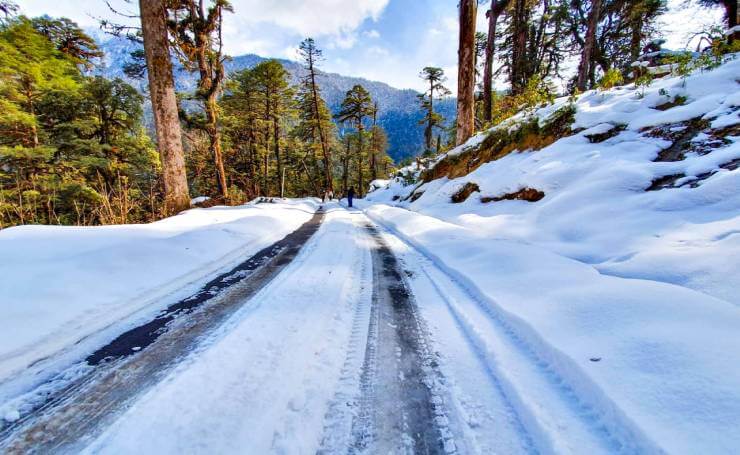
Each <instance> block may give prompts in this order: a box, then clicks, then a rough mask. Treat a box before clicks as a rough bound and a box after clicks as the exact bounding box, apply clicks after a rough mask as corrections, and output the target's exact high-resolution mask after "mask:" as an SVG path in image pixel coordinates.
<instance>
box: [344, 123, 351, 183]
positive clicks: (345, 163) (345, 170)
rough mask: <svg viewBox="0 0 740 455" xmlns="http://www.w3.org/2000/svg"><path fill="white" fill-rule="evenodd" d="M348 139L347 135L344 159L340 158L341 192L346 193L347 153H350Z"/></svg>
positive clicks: (347, 178) (347, 179)
mask: <svg viewBox="0 0 740 455" xmlns="http://www.w3.org/2000/svg"><path fill="white" fill-rule="evenodd" d="M350 144H351V142H350V139H349V136H347V149H346V150H345V152H344V159H343V160H342V186H343V187H344V188H342V193H345V194H346V193H347V190H348V189H349V154H350Z"/></svg>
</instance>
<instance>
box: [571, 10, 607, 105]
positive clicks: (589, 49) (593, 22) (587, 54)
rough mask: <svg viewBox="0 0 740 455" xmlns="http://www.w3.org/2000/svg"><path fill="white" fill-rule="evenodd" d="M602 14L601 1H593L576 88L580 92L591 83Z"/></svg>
mask: <svg viewBox="0 0 740 455" xmlns="http://www.w3.org/2000/svg"><path fill="white" fill-rule="evenodd" d="M600 14H601V0H591V12H589V13H588V25H587V28H586V36H585V37H584V44H583V52H582V53H581V62H580V63H579V65H578V77H577V79H576V87H578V90H580V91H582V92H583V91H585V90H586V88H587V84H588V81H589V76H590V75H591V74H590V70H591V67H592V62H593V55H594V46H595V43H596V27H598V25H599V15H600Z"/></svg>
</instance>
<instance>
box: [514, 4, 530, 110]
mask: <svg viewBox="0 0 740 455" xmlns="http://www.w3.org/2000/svg"><path fill="white" fill-rule="evenodd" d="M512 22H513V26H512V28H513V34H514V36H513V37H512V41H513V44H512V51H511V69H510V73H511V74H510V78H511V92H512V93H513V94H514V95H518V94H520V93H522V92H523V91H524V87H526V85H527V76H526V66H527V62H526V59H527V33H528V27H529V12H528V9H527V2H526V0H516V3H515V7H514V14H513V18H512Z"/></svg>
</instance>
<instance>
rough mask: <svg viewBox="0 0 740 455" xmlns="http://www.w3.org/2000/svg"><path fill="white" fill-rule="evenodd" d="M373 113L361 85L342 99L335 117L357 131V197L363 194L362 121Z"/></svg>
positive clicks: (363, 133) (370, 100) (370, 102)
mask: <svg viewBox="0 0 740 455" xmlns="http://www.w3.org/2000/svg"><path fill="white" fill-rule="evenodd" d="M372 112H373V102H372V99H371V98H370V93H368V91H367V90H366V89H365V87H363V86H361V85H355V86H354V87H352V88H351V89H350V90H349V91H347V94H346V95H345V97H344V101H342V106H341V110H340V111H339V113H338V114H337V115H336V118H337V119H338V120H339V121H340V122H350V123H351V124H352V125H353V126H354V127H355V128H356V129H357V183H358V186H359V188H358V189H357V194H358V197H362V195H363V194H364V191H363V189H364V179H363V168H362V162H363V160H364V154H365V150H364V135H365V124H364V120H365V118H367V117H368V116H371V115H372Z"/></svg>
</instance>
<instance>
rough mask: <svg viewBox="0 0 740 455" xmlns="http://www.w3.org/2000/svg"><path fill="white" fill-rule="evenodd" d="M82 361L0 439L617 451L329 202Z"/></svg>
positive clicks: (386, 235)
mask: <svg viewBox="0 0 740 455" xmlns="http://www.w3.org/2000/svg"><path fill="white" fill-rule="evenodd" d="M87 363H88V365H89V368H90V372H89V373H88V374H86V375H84V376H83V377H81V378H79V379H76V380H75V381H73V382H72V383H70V384H69V385H68V386H67V387H66V388H63V389H61V390H60V391H57V392H56V394H53V395H52V396H50V397H49V399H48V400H47V401H46V402H45V403H43V405H41V406H39V407H38V409H36V410H35V411H34V412H33V413H30V414H29V415H28V416H27V417H25V418H24V419H21V420H20V421H19V422H18V423H17V424H16V425H14V426H13V427H11V428H6V429H4V430H3V433H0V435H2V437H3V438H4V439H2V442H1V443H0V451H4V452H9V453H26V452H34V451H35V452H39V453H40V452H44V453H47V452H75V453H78V452H82V453H131V452H143V453H275V452H277V453H317V452H318V453H321V454H339V453H357V454H362V453H409V454H411V453H461V454H462V453H485V454H488V453H507V454H516V453H548V452H549V453H609V452H615V451H621V452H626V453H631V452H634V450H632V449H633V448H632V447H630V446H629V445H628V444H625V443H624V441H625V439H624V436H623V433H624V432H621V431H620V428H618V427H615V426H614V424H610V423H609V422H601V421H600V420H598V419H597V418H595V417H594V414H593V412H591V410H590V409H589V408H588V407H587V406H585V405H584V404H583V403H582V400H580V399H579V397H578V396H577V395H576V394H575V393H574V391H573V389H572V388H570V387H569V386H568V384H567V382H566V381H565V380H564V379H563V378H560V377H558V376H557V375H556V374H555V373H554V372H553V371H552V370H551V369H549V368H548V366H547V362H546V360H545V359H539V358H537V356H536V355H535V354H534V353H533V351H532V350H530V349H528V346H527V344H526V342H525V341H524V340H522V339H520V338H519V337H518V336H517V332H516V330H515V329H514V328H512V327H511V326H510V325H508V324H507V323H506V322H505V320H504V319H502V318H501V317H499V316H498V315H497V314H496V313H495V311H494V310H493V309H491V308H489V307H488V306H486V305H485V304H483V303H481V302H480V301H479V300H477V299H476V297H475V295H473V294H471V293H470V292H469V291H467V289H466V288H465V286H464V285H463V284H461V283H459V282H457V281H456V280H455V279H454V278H452V277H450V276H448V275H447V274H446V273H445V272H443V271H442V269H440V268H439V267H437V266H436V265H435V263H434V262H433V261H432V260H431V259H429V258H427V257H425V256H424V255H423V254H421V253H420V252H418V251H417V250H415V249H414V248H412V247H410V246H409V245H407V244H406V243H404V242H402V241H401V240H400V239H399V238H398V237H396V236H395V235H393V234H392V233H391V232H390V231H388V230H386V229H385V228H383V227H382V226H379V225H377V224H375V223H373V222H372V221H370V220H369V219H368V218H367V217H366V216H365V215H364V214H363V213H362V212H360V211H358V210H351V209H350V210H347V209H344V208H342V207H340V206H339V205H337V204H333V203H332V204H327V205H326V206H325V209H324V210H322V211H321V212H320V213H317V215H316V216H315V217H314V218H313V219H312V220H311V221H310V222H308V223H307V224H306V225H304V226H303V227H302V228H301V229H299V230H298V231H296V232H295V233H293V234H291V235H289V236H288V237H286V239H285V240H283V241H282V242H280V243H279V244H276V245H274V246H273V247H270V248H268V249H266V250H264V251H263V252H261V253H260V254H258V255H256V256H255V257H254V258H251V259H250V260H248V261H246V262H245V263H244V264H242V266H240V267H238V268H237V269H235V270H233V271H232V272H230V273H229V274H225V275H224V276H222V277H219V278H218V279H216V280H214V281H212V282H210V283H208V285H206V286H205V287H204V288H203V291H202V292H200V293H198V294H196V295H194V296H193V297H191V298H190V299H187V300H185V301H183V302H180V303H179V304H177V305H175V306H173V307H170V308H169V309H168V310H167V311H165V312H163V313H162V314H161V315H160V316H158V318H157V319H155V320H153V321H151V322H150V323H148V324H146V325H142V326H141V327H138V328H136V329H133V330H131V331H129V332H126V333H124V334H122V335H121V336H119V337H118V338H117V339H116V340H114V341H113V342H112V343H110V344H109V345H108V346H105V347H103V348H101V349H100V350H98V351H96V352H95V353H91V354H90V356H89V357H88V359H87Z"/></svg>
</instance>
